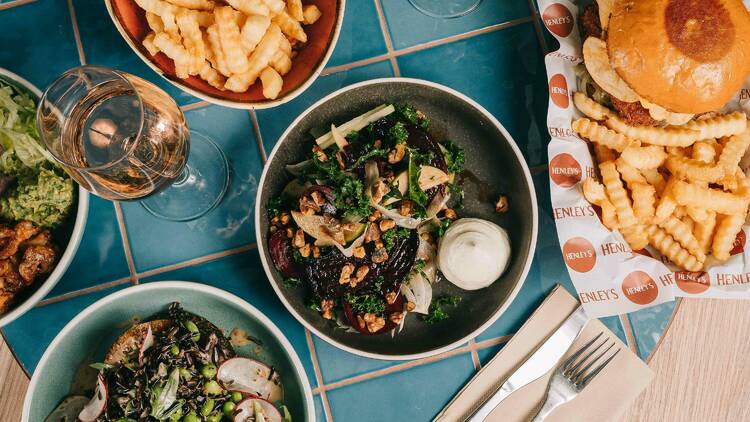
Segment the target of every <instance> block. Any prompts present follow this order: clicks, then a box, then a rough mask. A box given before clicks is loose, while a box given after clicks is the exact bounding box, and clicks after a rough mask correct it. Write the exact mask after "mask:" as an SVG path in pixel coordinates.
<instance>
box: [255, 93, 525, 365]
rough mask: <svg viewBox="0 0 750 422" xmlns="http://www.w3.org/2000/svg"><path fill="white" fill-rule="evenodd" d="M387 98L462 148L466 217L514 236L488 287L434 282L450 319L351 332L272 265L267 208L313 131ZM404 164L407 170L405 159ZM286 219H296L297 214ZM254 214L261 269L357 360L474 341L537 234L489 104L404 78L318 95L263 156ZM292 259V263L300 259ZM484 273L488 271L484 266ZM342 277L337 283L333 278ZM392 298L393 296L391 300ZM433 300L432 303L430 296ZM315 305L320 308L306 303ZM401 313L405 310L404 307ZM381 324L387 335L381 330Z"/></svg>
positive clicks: (308, 321)
mask: <svg viewBox="0 0 750 422" xmlns="http://www.w3.org/2000/svg"><path fill="white" fill-rule="evenodd" d="M386 104H389V105H398V104H402V105H404V104H408V105H409V106H413V107H414V108H416V110H417V116H420V115H424V116H426V117H427V118H428V119H429V121H430V123H429V129H428V131H429V133H430V136H432V137H433V138H434V139H435V140H436V142H438V143H441V142H444V141H451V143H452V144H455V145H458V147H459V148H460V149H462V150H463V152H464V154H465V169H466V170H467V171H464V172H462V173H461V175H460V177H461V178H462V179H468V181H467V182H466V183H465V186H464V187H463V190H464V193H465V198H464V200H463V209H462V210H461V211H460V214H461V217H470V218H469V219H467V220H470V219H477V218H478V219H483V220H487V221H489V222H491V223H495V224H496V225H498V226H500V227H502V228H503V229H504V230H506V231H507V234H508V237H509V239H510V251H511V252H510V257H509V263H508V266H507V269H506V270H505V271H504V273H502V275H501V276H500V277H499V278H498V279H494V278H493V280H494V282H493V283H492V284H491V285H489V286H488V287H484V288H481V289H477V290H462V289H460V288H458V287H457V286H456V285H454V284H452V283H450V282H448V281H447V280H442V281H439V282H433V283H431V284H432V286H431V289H432V292H433V293H432V298H435V297H440V296H444V297H446V298H456V297H458V299H456V300H455V301H454V302H453V305H454V306H455V308H453V309H451V311H450V316H449V318H447V319H445V320H443V321H440V322H438V323H431V322H434V321H430V318H426V319H425V318H423V317H420V316H417V315H412V313H411V312H410V313H408V314H407V315H406V317H404V319H403V321H404V323H403V325H401V327H396V328H394V329H393V330H390V329H389V326H388V325H386V328H385V329H381V330H380V331H379V332H377V333H376V334H375V335H371V334H370V333H373V332H374V331H372V330H370V328H369V326H368V328H367V330H362V329H361V327H362V322H359V328H357V330H353V329H352V328H353V326H354V324H355V323H356V322H352V323H351V325H350V326H349V327H347V326H346V324H341V323H340V319H339V318H338V317H334V318H330V317H329V319H325V318H324V317H322V316H321V312H320V308H319V307H317V306H316V303H310V301H309V299H310V298H309V295H308V292H307V290H308V289H307V288H305V287H302V286H301V285H299V283H296V284H297V286H296V287H294V286H293V283H290V279H289V278H285V277H284V276H283V275H282V274H281V273H280V272H279V271H278V270H277V268H278V266H277V265H276V264H277V261H275V260H274V259H275V258H274V257H275V256H278V253H277V252H274V250H275V251H278V250H279V249H278V248H276V249H274V248H272V247H269V240H272V242H271V243H273V244H278V243H275V242H276V241H275V240H274V239H272V237H274V236H271V234H270V233H278V232H279V230H277V229H278V227H274V228H273V230H271V227H270V226H271V224H270V222H269V217H268V215H269V210H274V206H273V205H272V204H273V203H274V201H277V200H276V199H275V198H279V197H280V195H281V194H282V191H283V192H286V191H287V189H288V187H289V185H288V184H291V180H295V178H294V177H292V176H290V168H289V167H287V166H288V165H292V166H291V167H299V165H298V166H294V165H295V164H298V163H301V162H303V160H305V159H306V158H307V157H309V156H310V154H311V148H312V146H313V145H315V142H313V139H314V137H313V136H312V135H311V133H318V134H320V133H324V132H325V129H330V128H331V125H332V124H336V125H341V127H342V128H348V126H346V125H347V124H348V123H343V124H342V122H348V121H349V123H351V121H350V119H352V120H357V119H360V118H361V117H363V116H366V115H367V112H368V111H369V112H370V113H372V112H373V111H374V110H379V109H383V108H382V107H385V109H388V108H391V109H393V107H390V106H388V107H386V106H385V105H386ZM397 108H398V107H397ZM385 109H383V110H385ZM419 112H421V113H419ZM399 113H402V112H399ZM356 116H360V117H356ZM358 127H359V126H358ZM332 130H333V129H332ZM342 130H349V129H342ZM317 136H320V135H317ZM356 136H359V135H356ZM318 139H320V138H318ZM377 142H378V141H376V143H377ZM383 142H385V141H383ZM440 145H442V143H441V144H440ZM318 151H320V150H318ZM409 160H411V159H409ZM409 163H410V168H411V161H409ZM410 177H411V176H410ZM469 182H471V183H469ZM500 194H502V195H505V196H507V198H508V199H509V208H508V210H507V212H504V213H498V212H496V209H495V208H496V207H495V202H496V201H498V196H499V195H500ZM301 203H302V200H301V199H300V204H301ZM274 212H275V211H274ZM292 216H295V212H294V211H292ZM296 218H297V217H295V219H296ZM391 218H393V217H391ZM255 219H256V220H255V229H256V237H257V239H258V249H259V251H260V256H261V260H262V263H263V266H264V269H265V271H266V274H267V276H268V278H269V280H270V282H271V285H272V286H273V288H274V290H275V291H276V293H277V294H278V296H279V298H280V299H281V301H282V302H283V303H284V305H285V306H286V307H287V309H288V310H289V312H291V313H292V315H293V316H294V317H295V318H296V319H297V320H298V321H300V323H302V324H303V325H305V326H306V327H307V328H308V329H310V330H311V331H312V332H313V333H315V334H316V335H317V336H319V337H320V338H322V339H323V340H325V341H327V342H328V343H330V344H331V345H333V346H335V347H338V348H340V349H343V350H346V351H348V352H351V353H355V354H358V355H361V356H366V357H371V358H376V359H388V360H401V359H416V358H422V357H426V356H431V355H435V354H438V353H441V352H444V351H447V350H450V349H452V348H455V347H457V346H459V345H461V344H464V343H465V342H466V341H468V340H469V339H471V338H473V337H475V336H476V335H478V334H479V333H481V332H482V331H483V330H485V329H486V328H487V327H489V326H490V325H491V324H492V323H493V322H495V321H496V320H497V319H498V318H500V316H501V315H502V314H503V312H504V311H505V310H506V309H507V308H508V306H509V305H510V303H511V302H512V301H513V299H514V297H515V296H516V294H517V293H518V291H519V290H520V288H521V286H522V284H523V282H524V280H525V278H526V275H527V273H528V270H529V266H530V265H531V260H532V258H533V255H534V247H535V242H536V234H537V204H536V196H535V192H534V185H533V183H532V180H531V175H530V172H529V169H528V167H527V165H526V163H525V161H524V159H523V156H522V155H521V152H520V150H519V148H518V147H517V145H516V144H515V142H514V141H513V139H512V138H511V136H510V134H509V133H508V131H507V130H505V128H504V127H503V126H502V124H500V122H498V121H497V120H496V119H495V118H494V117H493V116H492V115H491V114H490V113H489V112H488V111H487V110H485V109H484V108H482V106H480V105H479V104H477V103H476V102H475V101H473V100H472V99H470V98H468V97H466V96H465V95H463V94H461V93H459V92H457V91H455V90H453V89H450V88H448V87H445V86H442V85H438V84H435V83H432V82H427V81H422V80H416V79H407V78H385V79H375V80H370V81H366V82H362V83H358V84H355V85H351V86H349V87H345V88H343V89H341V90H338V91H336V92H334V93H332V94H330V95H328V96H326V97H325V98H323V99H321V100H320V101H318V102H317V103H315V104H313V105H312V106H311V107H309V108H308V109H307V110H306V111H304V112H303V113H302V114H301V115H300V116H299V117H297V118H296V119H295V120H294V121H293V122H292V123H291V125H290V126H289V128H288V129H287V130H286V131H285V132H284V133H283V134H282V135H281V138H280V139H279V140H278V142H277V143H276V146H275V148H274V149H273V152H272V153H271V154H270V156H269V158H268V162H267V163H266V166H265V168H264V171H263V175H262V177H261V180H260V186H259V189H258V194H257V198H256V210H255ZM295 221H296V220H295ZM369 221H373V220H369ZM402 227H403V226H402ZM289 230H291V229H286V232H287V233H289ZM298 231H299V230H298ZM366 231H367V232H369V230H366ZM275 237H278V236H275ZM363 237H364V235H363ZM295 240H296V236H295ZM365 242H367V241H365ZM497 247H498V248H500V246H497ZM272 249H274V250H272ZM272 252H273V253H272ZM322 255H323V252H321V256H322ZM294 259H295V260H298V258H297V256H296V255H294ZM386 259H387V258H386ZM287 262H289V261H287ZM422 262H424V261H422ZM308 271H309V268H308ZM313 271H314V270H313ZM480 272H481V269H480ZM342 273H343V270H342ZM485 273H489V274H493V272H492V270H490V269H489V268H488V269H487V271H486V272H485ZM308 274H311V273H309V272H308ZM313 274H314V273H313ZM336 274H337V276H338V273H336ZM365 274H366V273H365ZM306 277H307V276H306ZM341 277H343V275H342V276H341ZM291 281H295V280H294V279H291ZM340 283H341V282H340V280H338V281H336V283H335V284H340ZM402 287H403V286H402ZM402 291H403V290H402ZM347 300H348V299H347ZM404 300H406V299H404ZM324 302H325V301H324ZM347 303H348V302H347ZM388 303H389V304H390V303H399V302H398V299H397V300H396V302H390V301H389V302H388ZM432 304H435V300H433V301H432ZM407 305H408V304H407ZM343 306H344V311H343V312H344V313H346V318H347V319H348V320H349V321H352V318H351V315H349V314H351V311H347V307H346V306H347V304H344V305H343ZM431 306H432V305H431ZM438 306H439V305H438ZM316 307H317V308H318V309H317V310H314V309H311V308H316ZM404 309H406V310H408V306H405V308H404ZM334 311H335V310H334ZM365 312H369V311H365ZM388 312H391V311H388ZM338 315H340V314H338ZM401 315H404V314H403V313H401ZM365 316H366V315H365ZM386 316H388V315H386ZM441 319H443V318H441ZM355 321H358V320H355ZM345 322H346V321H345ZM354 328H356V327H354ZM399 328H401V329H399ZM386 329H388V331H390V334H389V333H388V332H385V333H383V332H384V331H385V330H386ZM368 330H370V331H369V333H368V332H367V331H368Z"/></svg>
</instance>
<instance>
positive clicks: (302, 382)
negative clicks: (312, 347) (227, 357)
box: [21, 281, 315, 422]
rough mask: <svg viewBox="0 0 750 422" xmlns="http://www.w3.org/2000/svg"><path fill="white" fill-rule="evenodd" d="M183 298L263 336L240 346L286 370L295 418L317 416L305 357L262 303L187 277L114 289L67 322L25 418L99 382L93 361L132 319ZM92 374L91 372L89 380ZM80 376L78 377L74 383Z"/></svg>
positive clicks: (216, 319) (35, 420) (216, 318)
mask: <svg viewBox="0 0 750 422" xmlns="http://www.w3.org/2000/svg"><path fill="white" fill-rule="evenodd" d="M173 301H177V302H180V303H181V304H182V307H183V309H185V310H186V311H190V312H193V313H195V314H197V315H200V316H202V317H204V318H206V319H207V320H209V321H211V322H212V323H213V324H214V325H216V326H217V327H219V328H220V329H221V330H223V331H224V332H225V333H227V334H228V333H229V332H230V331H231V330H232V329H234V328H240V329H242V330H245V331H246V332H247V333H248V334H250V335H252V336H253V337H256V338H258V339H259V340H260V341H261V343H262V344H263V347H262V348H261V349H258V348H256V347H254V345H248V346H243V347H238V348H235V350H236V352H237V354H238V355H239V356H245V357H252V358H256V359H258V360H261V361H263V362H265V363H267V364H269V365H272V366H273V367H274V368H276V370H277V371H278V372H279V374H280V375H281V383H282V386H283V389H284V404H286V405H287V407H289V411H290V412H291V413H292V416H293V419H294V421H295V422H299V421H314V420H315V408H314V404H313V398H312V391H311V390H310V383H309V382H308V380H307V376H306V375H305V370H304V368H303V367H302V362H300V360H299V357H297V354H296V353H295V351H294V349H293V348H292V345H291V344H290V343H289V341H288V340H287V339H286V337H284V334H282V333H281V331H280V330H279V329H278V328H277V327H276V325H275V324H274V323H273V322H271V320H270V319H268V317H266V316H265V315H263V314H262V313H261V312H260V311H259V310H258V309H256V308H255V307H253V306H252V305H250V304H248V303H247V302H245V301H244V300H242V299H240V298H238V297H237V296H235V295H233V294H230V293H227V292H225V291H223V290H219V289H217V288H215V287H210V286H206V285H203V284H197V283H188V282H184V281H162V282H156V283H148V284H141V285H138V286H134V287H129V288H127V289H124V290H121V291H119V292H116V293H113V294H111V295H109V296H107V297H105V298H103V299H100V300H99V301H97V302H96V303H94V304H92V305H91V306H89V307H88V308H86V309H84V310H83V311H82V312H81V313H80V314H78V316H76V317H75V318H74V319H73V320H72V321H70V322H69V323H68V325H66V326H65V327H64V328H63V329H62V331H60V333H59V334H58V335H57V337H55V339H54V340H52V343H50V345H49V346H48V347H47V350H46V351H45V352H44V355H43V356H42V358H41V360H40V361H39V365H37V367H36V370H35V371H34V376H33V377H32V378H31V383H30V384H29V388H28V391H27V392H26V399H25V400H24V404H23V416H22V418H21V420H22V421H23V422H40V421H43V420H44V418H46V417H47V415H48V414H49V413H50V412H52V410H53V409H54V408H55V407H56V406H57V404H58V403H59V402H60V401H61V400H62V399H63V398H64V397H65V396H67V395H69V394H70V393H71V392H73V393H79V394H80V392H79V391H77V390H78V389H80V388H85V387H81V386H88V387H90V386H91V385H93V384H94V382H95V377H96V372H95V371H90V370H88V365H89V364H91V363H94V362H101V360H102V359H103V356H104V353H105V352H106V351H107V350H108V349H109V347H110V345H111V344H112V343H113V341H114V340H115V339H116V338H117V337H118V336H119V335H121V334H122V333H123V332H125V330H126V329H127V328H128V327H130V326H131V325H132V324H134V323H137V322H138V321H139V320H142V319H144V318H148V317H149V316H151V315H153V314H155V313H157V312H159V311H163V310H164V309H166V307H167V306H168V305H169V303H171V302H173ZM87 378H90V379H88V380H87ZM74 381H75V383H74ZM87 381H88V382H87Z"/></svg>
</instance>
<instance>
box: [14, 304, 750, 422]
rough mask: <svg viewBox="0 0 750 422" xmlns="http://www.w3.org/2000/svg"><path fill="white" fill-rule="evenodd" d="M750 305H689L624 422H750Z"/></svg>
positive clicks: (20, 387)
mask: <svg viewBox="0 0 750 422" xmlns="http://www.w3.org/2000/svg"><path fill="white" fill-rule="evenodd" d="M748 338H750V303H748V302H746V301H741V300H697V299H693V300H690V299H684V300H683V301H682V303H681V304H680V306H679V307H678V309H677V311H676V313H675V316H674V320H673V321H672V324H671V327H670V328H669V330H668V332H667V334H665V336H664V338H663V340H662V343H661V345H660V346H659V348H658V349H657V351H656V352H655V354H654V355H653V357H652V359H651V361H650V363H649V365H650V366H651V368H652V369H653V370H654V372H655V373H656V378H655V379H654V381H653V382H652V383H651V384H650V385H649V387H648V388H647V389H646V390H645V391H644V392H643V393H642V394H641V395H640V397H638V400H636V402H635V403H633V405H632V406H631V407H630V409H629V410H628V412H627V413H626V414H625V415H624V416H623V418H622V419H621V422H630V421H638V422H646V421H659V422H669V421H680V422H691V421H696V422H698V421H700V422H705V421H748V420H750V401H748V399H747V397H750V359H748V357H747V352H748V346H747V345H748ZM28 382H29V381H28V379H27V378H26V375H25V374H24V373H23V371H21V369H20V367H19V366H18V364H17V363H16V361H15V359H14V358H13V356H12V354H11V353H10V351H9V350H8V348H7V346H6V345H5V344H4V343H2V342H1V340H0V421H3V422H6V421H7V422H15V421H19V420H20V419H21V406H22V403H23V397H24V393H25V391H26V386H27V385H28Z"/></svg>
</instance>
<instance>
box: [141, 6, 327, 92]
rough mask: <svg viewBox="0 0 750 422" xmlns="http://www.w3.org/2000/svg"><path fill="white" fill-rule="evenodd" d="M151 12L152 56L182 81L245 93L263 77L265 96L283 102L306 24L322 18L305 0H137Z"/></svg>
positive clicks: (149, 44) (148, 40)
mask: <svg viewBox="0 0 750 422" xmlns="http://www.w3.org/2000/svg"><path fill="white" fill-rule="evenodd" d="M135 1H136V3H137V4H138V6H140V7H141V8H143V10H145V11H146V20H147V21H148V25H149V27H150V28H151V32H150V33H149V34H148V35H147V36H146V37H145V38H144V39H143V41H142V43H143V46H144V47H145V48H146V50H148V52H149V54H151V55H152V56H153V55H156V54H157V53H159V52H162V53H164V54H166V55H167V57H169V58H170V59H172V60H174V64H175V73H176V75H177V77H178V78H182V79H185V78H188V77H189V76H191V75H197V76H199V77H200V78H201V79H203V80H205V81H206V82H208V83H209V84H210V85H211V86H213V87H215V88H217V89H220V90H225V89H226V90H229V91H233V92H245V91H247V90H248V88H249V87H250V86H251V85H253V84H254V83H255V81H256V80H257V79H258V78H260V81H261V83H262V84H263V96H264V97H266V98H268V99H275V98H277V97H278V95H279V93H280V92H281V88H282V86H283V79H282V75H285V74H287V73H288V72H289V71H290V70H291V69H292V58H293V57H294V55H295V49H297V48H298V47H299V46H301V45H302V44H304V43H306V42H307V34H306V33H305V31H304V29H303V28H302V25H303V24H304V25H310V24H313V23H315V21H317V20H318V18H320V16H321V12H320V10H319V9H318V8H317V7H316V6H315V5H304V6H303V5H302V0H286V1H285V0H226V2H214V1H212V0H166V1H165V0H135Z"/></svg>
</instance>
